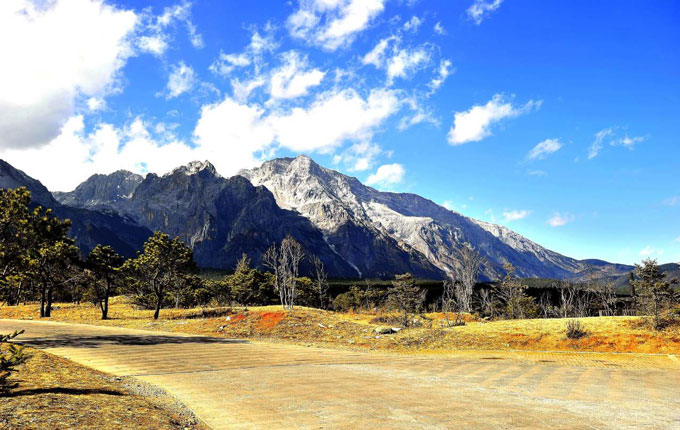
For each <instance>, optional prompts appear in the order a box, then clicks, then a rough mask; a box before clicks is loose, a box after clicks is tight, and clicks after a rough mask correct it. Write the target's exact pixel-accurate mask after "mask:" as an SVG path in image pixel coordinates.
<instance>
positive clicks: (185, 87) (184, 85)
mask: <svg viewBox="0 0 680 430" xmlns="http://www.w3.org/2000/svg"><path fill="white" fill-rule="evenodd" d="M195 84H196V73H195V72H194V69H192V68H191V67H189V66H187V65H186V64H184V62H183V61H181V62H180V63H179V64H177V65H175V66H173V67H172V71H171V72H170V76H169V77H168V84H167V95H166V96H165V97H166V99H171V98H175V97H178V96H180V95H182V94H184V93H186V92H188V91H190V90H191V89H192V88H193V87H194V85H195Z"/></svg>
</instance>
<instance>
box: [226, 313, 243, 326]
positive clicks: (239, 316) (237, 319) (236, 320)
mask: <svg viewBox="0 0 680 430" xmlns="http://www.w3.org/2000/svg"><path fill="white" fill-rule="evenodd" d="M244 319H246V314H236V315H231V318H229V321H228V322H229V324H236V323H239V322H241V321H243V320H244Z"/></svg>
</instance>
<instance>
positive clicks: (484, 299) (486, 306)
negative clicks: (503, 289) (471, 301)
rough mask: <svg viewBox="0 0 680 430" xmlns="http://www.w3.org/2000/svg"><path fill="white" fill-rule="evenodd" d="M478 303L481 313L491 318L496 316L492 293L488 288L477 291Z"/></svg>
mask: <svg viewBox="0 0 680 430" xmlns="http://www.w3.org/2000/svg"><path fill="white" fill-rule="evenodd" d="M479 301H480V306H481V308H482V313H483V314H485V315H488V316H489V317H492V318H493V316H494V315H495V314H496V308H495V306H494V296H493V291H492V290H491V289H490V288H482V289H481V290H479Z"/></svg>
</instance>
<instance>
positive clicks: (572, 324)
mask: <svg viewBox="0 0 680 430" xmlns="http://www.w3.org/2000/svg"><path fill="white" fill-rule="evenodd" d="M586 336H588V331H587V330H586V329H585V327H583V324H581V321H579V320H571V321H567V338H569V339H581V338H583V337H586Z"/></svg>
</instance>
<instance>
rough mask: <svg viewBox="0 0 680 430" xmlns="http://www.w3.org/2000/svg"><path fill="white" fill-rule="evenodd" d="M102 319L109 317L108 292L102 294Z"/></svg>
mask: <svg viewBox="0 0 680 430" xmlns="http://www.w3.org/2000/svg"><path fill="white" fill-rule="evenodd" d="M102 319H103V320H106V319H109V292H108V291H107V292H106V294H105V295H104V306H103V307H102Z"/></svg>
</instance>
